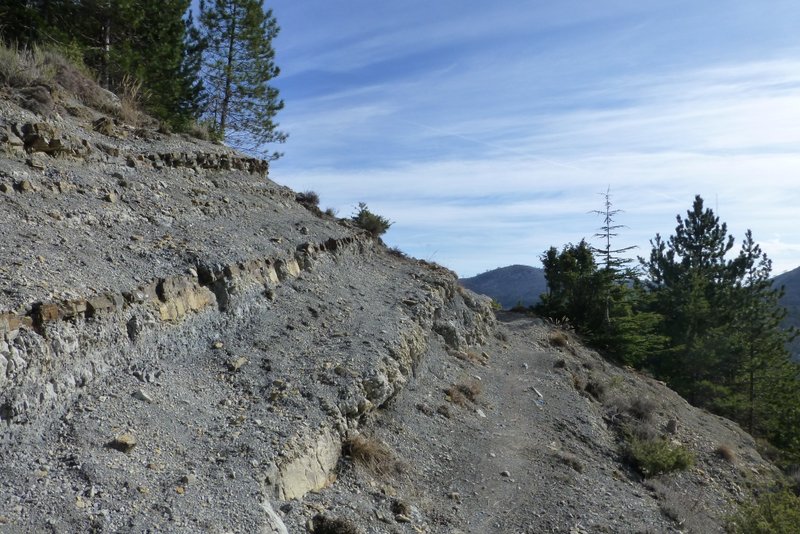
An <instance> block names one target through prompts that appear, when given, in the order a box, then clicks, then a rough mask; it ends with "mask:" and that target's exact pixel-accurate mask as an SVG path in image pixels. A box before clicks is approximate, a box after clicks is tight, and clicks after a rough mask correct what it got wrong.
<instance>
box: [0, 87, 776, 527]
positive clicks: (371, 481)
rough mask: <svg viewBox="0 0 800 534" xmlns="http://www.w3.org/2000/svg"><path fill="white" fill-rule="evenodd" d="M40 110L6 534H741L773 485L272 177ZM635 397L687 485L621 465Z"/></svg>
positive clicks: (6, 118) (68, 105) (27, 166)
mask: <svg viewBox="0 0 800 534" xmlns="http://www.w3.org/2000/svg"><path fill="white" fill-rule="evenodd" d="M60 98H67V97H64V96H63V95H61V96H60ZM48 109H49V111H47V110H45V111H47V112H46V113H45V112H40V113H38V114H34V113H33V112H31V111H27V110H25V109H23V108H21V107H19V106H18V105H17V104H15V103H14V102H12V100H10V99H0V112H2V115H0V116H2V119H1V120H0V121H1V122H2V124H0V150H2V151H3V154H2V156H0V224H1V225H2V226H1V227H2V228H3V233H2V236H0V269H1V270H2V272H0V274H2V276H0V456H2V458H3V469H2V470H0V532H9V533H18V532H186V533H190V532H191V533H195V532H219V533H222V532H242V533H252V532H263V533H281V532H305V531H310V532H316V533H318V534H319V533H323V534H324V533H353V532H364V533H366V532H370V533H371V532H432V533H434V532H435V533H439V532H441V533H453V532H475V533H484V532H677V531H693V532H704V533H706V532H721V531H722V528H723V524H724V521H725V516H726V514H728V513H729V512H730V511H731V510H732V509H733V508H734V507H735V505H736V503H737V502H739V501H742V500H745V499H747V498H748V497H749V496H750V492H751V490H752V488H754V487H756V486H758V485H759V484H760V483H763V482H766V481H769V480H770V479H772V478H773V477H775V476H776V471H775V469H774V468H773V467H772V466H771V465H770V464H769V463H768V462H765V461H764V460H763V459H762V458H761V457H760V456H759V455H758V453H757V452H756V450H755V446H754V443H753V440H752V439H751V438H750V437H749V436H748V435H747V434H745V433H744V432H743V431H742V430H741V429H739V428H738V427H737V426H736V425H734V424H732V423H730V422H729V421H726V420H724V419H721V418H718V417H714V416H711V415H709V414H706V413H704V412H702V411H699V410H695V409H693V408H691V407H690V406H688V405H687V404H686V403H685V402H684V401H682V400H681V399H680V398H679V397H677V396H676V395H675V394H674V393H672V392H671V391H670V390H668V389H667V388H666V387H664V386H663V385H662V384H660V383H657V382H654V381H652V380H650V379H648V378H646V377H644V376H641V375H638V374H636V373H634V372H631V371H629V370H624V369H619V368H616V367H614V366H612V365H609V364H607V363H605V362H604V361H603V360H602V359H601V358H600V357H599V356H598V355H597V354H596V353H593V352H591V351H589V350H587V349H585V348H583V347H582V346H581V345H580V343H579V340H577V339H575V338H574V337H572V336H571V335H570V334H568V333H563V332H559V331H554V330H553V329H552V328H551V327H549V326H548V325H546V324H544V323H542V322H541V321H538V320H534V319H530V318H525V317H520V316H514V315H501V316H500V317H499V319H500V320H499V321H498V320H497V318H496V317H495V315H494V314H493V313H492V311H491V310H490V308H489V303H488V299H487V298H485V297H480V296H477V295H475V294H474V293H472V292H470V291H467V290H464V289H462V288H461V287H460V286H459V285H458V283H457V279H456V277H455V275H454V274H453V273H452V272H450V271H448V270H446V269H444V268H442V267H439V266H436V265H432V264H428V263H426V262H420V261H416V260H412V259H409V258H404V257H401V256H398V255H397V254H393V253H391V252H390V251H388V250H387V249H386V248H385V247H384V246H383V245H382V243H380V241H377V240H375V239H373V238H371V237H369V236H368V235H365V234H364V233H363V232H361V231H360V230H359V229H357V228H354V227H353V226H352V225H351V224H350V223H349V222H347V221H342V220H336V219H332V218H327V217H324V216H321V215H320V214H317V213H316V212H315V210H313V208H312V209H308V208H306V207H304V206H303V205H301V204H299V203H297V202H296V201H295V195H294V193H293V192H292V191H290V190H288V189H287V188H285V187H281V186H279V185H277V184H276V183H274V182H272V181H271V180H269V179H268V178H267V176H266V171H267V166H266V164H265V163H264V162H261V161H258V160H253V159H249V158H246V157H244V156H241V155H239V154H236V153H234V152H232V151H230V150H228V149H226V148H225V147H222V146H218V145H213V144H209V143H205V142H201V141H196V140H191V139H186V138H180V137H177V136H168V135H163V134H159V133H157V132H155V131H153V130H152V129H141V128H140V129H135V128H131V127H127V126H125V125H124V124H118V123H114V121H112V120H111V119H109V118H108V117H105V116H104V115H102V114H101V113H99V112H97V111H95V110H93V109H89V108H85V107H81V105H80V103H77V102H61V104H59V102H58V100H57V99H56V101H55V104H54V105H53V106H52V107H51V108H48ZM64 147H69V148H64ZM637 403H640V404H637ZM641 403H644V404H641ZM641 405H644V406H647V407H648V408H647V410H646V413H643V412H642V410H641ZM634 406H639V408H640V409H639V412H638V415H637V417H639V418H641V419H647V423H648V425H650V426H651V427H652V429H653V430H652V431H653V432H654V433H657V434H663V435H665V436H667V437H668V439H670V440H672V441H674V442H677V443H681V444H683V445H684V446H686V447H687V448H688V449H689V450H691V451H692V452H693V453H694V455H695V456H696V463H695V465H694V467H692V468H691V469H689V470H687V471H683V472H678V473H673V474H669V475H661V476H656V477H651V478H649V479H643V478H642V476H641V475H639V474H638V473H637V472H636V471H635V470H633V469H632V468H631V467H630V466H629V465H628V462H626V460H625V458H624V454H623V450H624V444H623V441H622V438H621V436H620V433H619V421H620V420H622V419H625V418H630V417H632V416H631V414H632V413H633V412H634V411H633V408H632V407H634ZM720 446H724V447H725V448H726V449H727V450H729V452H730V453H731V454H729V455H727V456H728V459H724V458H722V457H721V456H720V454H719V453H718V450H719V448H720Z"/></svg>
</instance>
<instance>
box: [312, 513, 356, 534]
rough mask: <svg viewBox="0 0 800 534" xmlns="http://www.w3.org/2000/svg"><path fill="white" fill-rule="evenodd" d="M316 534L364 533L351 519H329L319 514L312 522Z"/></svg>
mask: <svg viewBox="0 0 800 534" xmlns="http://www.w3.org/2000/svg"><path fill="white" fill-rule="evenodd" d="M311 524H312V525H313V527H314V530H313V531H312V532H314V534H362V533H363V531H362V530H361V529H359V528H358V526H357V525H356V524H355V523H353V522H352V521H350V520H349V519H340V518H333V519H331V518H329V517H326V516H324V515H322V514H317V515H315V516H314V519H312V520H311Z"/></svg>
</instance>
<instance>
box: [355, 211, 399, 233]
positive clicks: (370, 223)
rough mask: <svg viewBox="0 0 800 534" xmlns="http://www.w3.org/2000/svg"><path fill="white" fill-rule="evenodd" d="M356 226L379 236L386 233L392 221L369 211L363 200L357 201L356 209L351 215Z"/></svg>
mask: <svg viewBox="0 0 800 534" xmlns="http://www.w3.org/2000/svg"><path fill="white" fill-rule="evenodd" d="M352 219H353V222H354V223H356V226H358V227H359V228H363V229H364V230H366V231H367V232H369V233H370V234H371V235H372V236H373V237H379V236H382V235H383V234H385V233H386V231H387V230H388V229H389V227H390V226H392V223H391V222H390V221H389V219H387V218H385V217H381V216H380V215H376V214H375V213H372V212H371V211H369V208H368V207H367V205H366V204H365V203H364V202H359V203H358V211H357V212H356V213H355V215H353V217H352Z"/></svg>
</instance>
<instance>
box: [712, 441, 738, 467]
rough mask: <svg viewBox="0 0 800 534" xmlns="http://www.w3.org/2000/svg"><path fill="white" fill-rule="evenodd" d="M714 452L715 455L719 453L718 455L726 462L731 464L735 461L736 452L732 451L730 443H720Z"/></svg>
mask: <svg viewBox="0 0 800 534" xmlns="http://www.w3.org/2000/svg"><path fill="white" fill-rule="evenodd" d="M714 452H716V453H717V455H719V457H720V458H722V459H723V460H725V461H726V462H728V463H731V464H733V463H736V453H735V452H734V450H733V449H732V448H731V446H730V445H726V444H725V443H722V444H721V445H720V446H719V447H717V448H716V450H715V451H714Z"/></svg>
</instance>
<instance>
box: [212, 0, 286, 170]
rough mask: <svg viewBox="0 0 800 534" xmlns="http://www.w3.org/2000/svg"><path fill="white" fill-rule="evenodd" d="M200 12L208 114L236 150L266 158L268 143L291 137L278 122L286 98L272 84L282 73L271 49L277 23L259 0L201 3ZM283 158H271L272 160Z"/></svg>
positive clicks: (276, 32) (225, 0) (280, 141)
mask: <svg viewBox="0 0 800 534" xmlns="http://www.w3.org/2000/svg"><path fill="white" fill-rule="evenodd" d="M200 11H201V15H200V24H201V33H202V37H203V39H204V40H205V42H206V43H207V46H208V47H207V49H206V53H205V60H204V67H203V72H204V78H205V82H206V96H207V113H206V114H207V116H208V118H209V119H210V121H211V123H212V125H213V128H214V130H216V132H217V133H218V134H219V135H221V136H223V137H224V138H225V140H226V141H227V142H228V143H229V144H231V145H232V146H234V147H237V148H240V149H243V150H247V151H251V152H255V153H259V154H268V152H269V149H268V148H267V147H266V146H265V145H267V144H270V143H283V142H284V141H285V140H286V137H287V136H286V134H285V133H283V132H281V131H280V130H278V123H277V122H275V117H276V115H277V113H278V112H279V111H280V110H281V109H283V100H281V99H280V98H279V95H278V90H277V89H276V88H275V87H274V86H272V85H270V82H271V80H273V79H274V78H275V77H276V76H278V74H279V73H280V70H279V68H278V66H277V65H276V64H275V51H274V49H273V48H272V40H273V39H274V38H275V37H276V36H277V35H278V31H279V27H278V24H277V21H276V20H275V17H273V16H272V11H271V10H267V11H265V10H264V8H263V7H262V5H261V2H260V1H259V0H209V2H205V1H204V0H201V2H200ZM279 156H280V154H279V153H277V152H273V153H272V154H269V158H270V159H275V158H277V157H279Z"/></svg>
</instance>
